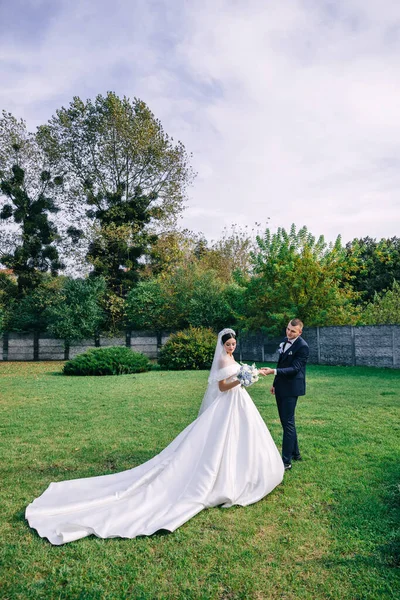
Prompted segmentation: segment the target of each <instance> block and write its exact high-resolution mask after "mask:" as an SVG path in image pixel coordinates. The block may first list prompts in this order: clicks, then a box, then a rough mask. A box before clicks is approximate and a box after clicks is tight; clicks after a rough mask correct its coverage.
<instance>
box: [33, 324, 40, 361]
mask: <svg viewBox="0 0 400 600" xmlns="http://www.w3.org/2000/svg"><path fill="white" fill-rule="evenodd" d="M33 360H39V332H38V331H34V332H33Z"/></svg>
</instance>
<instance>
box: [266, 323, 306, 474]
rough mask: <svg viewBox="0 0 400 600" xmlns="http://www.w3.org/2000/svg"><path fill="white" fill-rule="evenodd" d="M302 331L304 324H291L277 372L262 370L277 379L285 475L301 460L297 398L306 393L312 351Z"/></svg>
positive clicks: (274, 391) (275, 386) (282, 344)
mask: <svg viewBox="0 0 400 600" xmlns="http://www.w3.org/2000/svg"><path fill="white" fill-rule="evenodd" d="M302 331H303V323H302V322H301V321H300V319H292V320H291V321H289V324H288V326H287V327H286V336H287V337H286V338H285V339H284V341H283V342H282V343H281V344H280V346H279V358H278V364H277V367H276V369H269V368H265V369H260V372H261V374H262V375H272V374H274V375H275V379H274V382H273V384H272V387H271V394H275V399H276V404H277V406H278V412H279V418H280V420H281V424H282V428H283V441H282V460H283V464H284V465H285V470H286V471H287V470H289V469H291V468H292V460H301V455H300V450H299V444H298V442H297V433H296V425H295V419H294V413H295V410H296V404H297V398H298V397H299V396H304V394H305V393H306V363H307V359H308V355H309V348H308V344H307V342H305V341H304V340H303V338H302V337H301V334H302Z"/></svg>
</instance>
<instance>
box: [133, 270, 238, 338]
mask: <svg viewBox="0 0 400 600" xmlns="http://www.w3.org/2000/svg"><path fill="white" fill-rule="evenodd" d="M228 289H229V286H227V285H226V284H224V283H223V282H221V280H220V279H219V278H218V277H217V276H216V274H215V272H214V271H211V270H209V271H204V270H203V269H201V268H200V267H199V266H198V265H196V264H188V265H185V266H180V267H178V268H177V269H176V270H175V271H173V272H167V273H164V274H163V275H159V276H158V277H156V278H152V279H148V280H145V281H141V282H139V284H138V285H137V286H136V287H135V288H134V289H132V290H131V291H130V292H129V294H128V296H127V299H126V313H127V320H128V323H129V325H130V326H131V327H132V328H134V329H151V330H156V331H171V330H175V331H176V330H181V329H185V328H186V327H189V326H194V327H211V328H213V329H218V328H221V327H223V326H224V325H225V324H226V323H230V324H231V323H232V322H233V321H234V308H233V307H232V305H231V303H230V300H231V298H230V296H231V294H230V293H229V292H228ZM235 293H236V295H234V300H235V302H236V303H237V290H236V289H235Z"/></svg>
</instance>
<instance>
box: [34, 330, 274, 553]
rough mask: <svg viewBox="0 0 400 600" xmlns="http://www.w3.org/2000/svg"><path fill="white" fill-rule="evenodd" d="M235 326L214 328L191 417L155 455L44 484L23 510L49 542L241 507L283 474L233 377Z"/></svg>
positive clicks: (125, 533)
mask: <svg viewBox="0 0 400 600" xmlns="http://www.w3.org/2000/svg"><path fill="white" fill-rule="evenodd" d="M235 347H236V338H235V332H234V331H233V330H232V329H223V330H222V331H221V332H220V333H219V334H218V341H217V346H216V349H215V354H214V360H213V363H212V367H211V371H210V375H209V379H208V387H207V391H206V393H205V396H204V398H203V402H202V404H201V407H200V412H199V415H198V417H197V419H195V420H194V421H193V423H191V424H190V425H188V426H187V427H186V428H185V429H184V430H183V431H182V432H181V433H180V434H179V435H178V436H177V437H176V438H175V439H174V440H173V441H172V442H171V443H170V444H169V446H167V447H166V448H165V449H164V450H163V451H162V452H160V454H158V455H157V456H155V457H154V458H152V459H151V460H149V461H147V462H145V463H144V464H142V465H140V466H138V467H135V468H133V469H129V470H127V471H123V472H121V473H115V474H111V475H102V476H99V477H89V478H86V479H73V480H71V481H60V482H58V483H51V484H50V485H49V487H48V488H47V490H45V492H44V493H43V494H42V495H41V496H40V497H39V498H37V499H36V500H34V501H33V502H32V503H31V504H29V506H28V507H27V509H26V513H25V516H26V519H27V520H28V522H29V525H30V526H31V527H32V528H34V529H36V530H37V532H38V534H39V535H40V536H41V537H45V538H47V539H48V540H49V542H51V543H52V544H56V545H59V544H65V543H67V542H72V541H74V540H77V539H79V538H83V537H86V536H88V535H92V534H93V535H96V536H98V537H101V538H110V537H123V538H134V537H136V536H138V535H151V534H152V533H154V532H156V531H158V530H160V529H164V530H168V531H174V530H175V529H177V527H179V526H180V525H182V524H183V523H185V522H186V521H188V520H189V519H190V518H191V517H193V516H194V515H196V514H197V513H198V512H200V511H201V510H203V509H204V508H209V507H211V506H221V505H222V506H223V507H229V506H232V505H233V504H239V505H241V506H246V505H248V504H252V503H254V502H257V501H258V500H261V498H263V497H264V496H266V495H267V494H269V492H271V491H272V490H273V489H274V488H275V487H276V486H277V485H278V484H279V483H280V482H281V481H282V479H283V473H284V467H283V463H282V459H281V457H280V454H279V452H278V449H277V447H276V446H275V443H274V441H273V439H272V437H271V435H270V433H269V431H268V429H267V427H266V425H265V423H264V421H263V419H262V418H261V415H260V413H259V412H258V410H257V408H256V407H255V405H254V403H253V401H252V400H251V398H250V396H249V394H248V393H247V391H246V390H245V389H244V388H243V387H242V386H241V385H240V381H239V380H238V379H237V377H236V375H237V374H238V371H239V368H240V365H239V364H238V363H236V362H235V360H234V358H233V352H234V350H235Z"/></svg>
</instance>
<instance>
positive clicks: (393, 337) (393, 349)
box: [392, 325, 396, 368]
mask: <svg viewBox="0 0 400 600" xmlns="http://www.w3.org/2000/svg"><path fill="white" fill-rule="evenodd" d="M394 341H395V335H394V325H393V327H392V364H393V368H396V348H395V345H394Z"/></svg>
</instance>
